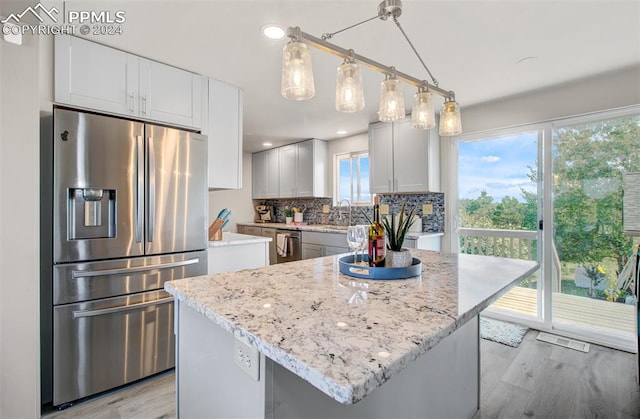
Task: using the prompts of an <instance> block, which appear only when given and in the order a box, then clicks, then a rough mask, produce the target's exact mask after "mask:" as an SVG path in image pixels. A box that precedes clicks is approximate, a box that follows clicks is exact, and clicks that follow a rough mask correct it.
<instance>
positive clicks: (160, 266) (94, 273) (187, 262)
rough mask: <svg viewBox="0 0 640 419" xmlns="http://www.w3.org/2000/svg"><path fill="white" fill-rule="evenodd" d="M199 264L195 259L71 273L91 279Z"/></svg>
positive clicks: (72, 275)
mask: <svg viewBox="0 0 640 419" xmlns="http://www.w3.org/2000/svg"><path fill="white" fill-rule="evenodd" d="M199 262H200V258H193V259H188V260H182V261H180V262H169V263H157V264H154V265H145V266H136V267H133V268H114V269H102V270H96V271H73V272H72V273H71V277H72V278H74V279H77V278H90V277H94V276H104V275H121V274H128V273H135V272H144V271H153V270H156V269H168V268H179V267H181V266H187V265H194V264H196V263H199Z"/></svg>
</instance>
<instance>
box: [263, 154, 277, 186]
mask: <svg viewBox="0 0 640 419" xmlns="http://www.w3.org/2000/svg"><path fill="white" fill-rule="evenodd" d="M265 155H266V159H265V189H264V191H265V193H264V197H265V198H278V196H279V195H278V194H279V188H280V185H279V182H280V169H279V165H280V162H279V160H278V157H279V156H278V149H277V148H272V149H271V150H267V151H265Z"/></svg>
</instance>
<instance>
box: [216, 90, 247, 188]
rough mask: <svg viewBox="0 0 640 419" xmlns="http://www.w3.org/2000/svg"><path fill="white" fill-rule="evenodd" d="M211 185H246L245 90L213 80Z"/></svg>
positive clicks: (221, 186) (235, 186)
mask: <svg viewBox="0 0 640 419" xmlns="http://www.w3.org/2000/svg"><path fill="white" fill-rule="evenodd" d="M208 119H209V120H208V130H209V134H208V137H209V151H208V153H209V188H226V189H240V188H241V187H242V91H241V90H240V89H239V88H238V87H236V86H232V85H230V84H227V83H223V82H220V81H217V80H213V79H209V118H208Z"/></svg>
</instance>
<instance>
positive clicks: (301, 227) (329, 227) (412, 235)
mask: <svg viewBox="0 0 640 419" xmlns="http://www.w3.org/2000/svg"><path fill="white" fill-rule="evenodd" d="M238 225H243V226H254V227H267V228H280V229H285V230H298V231H317V232H319V233H346V231H347V226H339V225H333V224H284V223H251V222H247V223H238ZM443 235H444V233H430V232H419V231H410V232H408V233H407V235H406V238H408V239H417V238H419V237H425V236H429V237H437V236H443Z"/></svg>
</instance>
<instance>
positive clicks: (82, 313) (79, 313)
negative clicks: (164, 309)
mask: <svg viewBox="0 0 640 419" xmlns="http://www.w3.org/2000/svg"><path fill="white" fill-rule="evenodd" d="M172 301H173V297H166V298H161V299H159V300H152V301H145V302H144V303H137V304H129V305H124V306H117V307H110V308H101V309H98V310H74V311H73V318H74V319H80V318H82V317H94V316H102V315H104V314H112V313H119V312H123V311H131V310H137V309H139V308H143V307H148V306H154V305H159V304H166V303H170V302H172Z"/></svg>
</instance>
